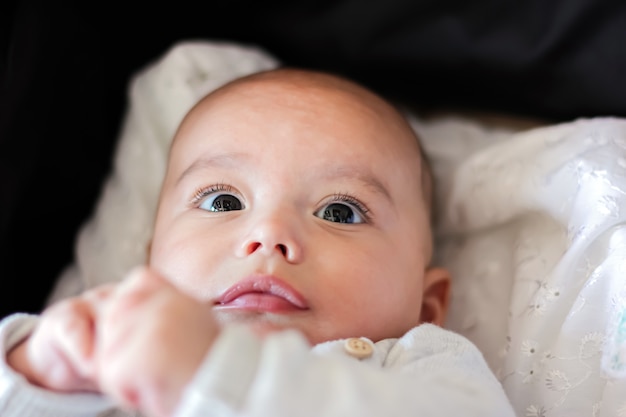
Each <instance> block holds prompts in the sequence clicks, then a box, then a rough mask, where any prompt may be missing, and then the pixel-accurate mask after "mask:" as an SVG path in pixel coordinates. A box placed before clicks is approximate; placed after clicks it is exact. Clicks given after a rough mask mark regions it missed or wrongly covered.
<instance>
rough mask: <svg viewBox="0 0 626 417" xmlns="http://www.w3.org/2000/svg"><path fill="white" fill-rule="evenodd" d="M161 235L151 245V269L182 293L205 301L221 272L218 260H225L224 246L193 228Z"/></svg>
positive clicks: (179, 228) (178, 229)
mask: <svg viewBox="0 0 626 417" xmlns="http://www.w3.org/2000/svg"><path fill="white" fill-rule="evenodd" d="M161 236H163V237H162V238H160V237H159V235H157V236H155V240H154V242H153V244H152V254H151V256H150V266H152V267H153V268H155V269H156V270H157V271H159V272H160V273H162V274H163V275H164V276H165V278H167V279H168V280H169V281H170V282H172V283H173V284H174V285H176V286H177V287H178V288H179V289H181V290H182V291H184V292H186V293H188V294H190V295H193V296H195V297H198V296H200V298H202V294H203V293H204V292H206V289H207V286H209V285H210V283H211V281H212V279H211V278H212V277H213V275H214V274H215V273H216V271H217V270H218V269H219V262H218V261H219V259H224V257H225V254H224V246H223V245H221V244H220V242H219V241H217V240H216V239H213V238H211V237H210V236H212V235H211V234H210V232H206V233H203V232H201V231H200V232H199V230H198V229H197V228H195V229H194V228H192V227H188V228H182V227H178V228H176V229H175V230H174V229H171V230H169V231H167V233H164V234H162V235H161Z"/></svg>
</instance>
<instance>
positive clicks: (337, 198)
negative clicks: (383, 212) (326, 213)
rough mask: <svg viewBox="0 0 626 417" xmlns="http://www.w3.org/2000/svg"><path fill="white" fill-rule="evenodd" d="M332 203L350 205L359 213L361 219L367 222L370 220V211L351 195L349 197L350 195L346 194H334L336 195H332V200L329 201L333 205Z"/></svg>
mask: <svg viewBox="0 0 626 417" xmlns="http://www.w3.org/2000/svg"><path fill="white" fill-rule="evenodd" d="M334 202H340V203H349V204H352V205H353V206H354V207H356V208H357V210H359V211H360V212H361V214H362V215H363V217H365V219H366V220H367V221H370V220H372V215H371V213H370V209H368V208H367V206H366V205H365V204H363V203H362V202H361V201H359V200H358V199H357V198H356V197H354V196H353V195H350V194H347V193H336V194H333V196H332V199H331V200H330V203H334Z"/></svg>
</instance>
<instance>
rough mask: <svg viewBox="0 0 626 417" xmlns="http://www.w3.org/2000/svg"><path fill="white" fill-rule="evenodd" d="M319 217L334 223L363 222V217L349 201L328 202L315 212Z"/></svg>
mask: <svg viewBox="0 0 626 417" xmlns="http://www.w3.org/2000/svg"><path fill="white" fill-rule="evenodd" d="M315 215H316V216H317V217H319V218H320V219H324V220H326V221H329V222H334V223H364V222H365V219H364V218H363V217H364V216H362V215H361V214H359V210H357V209H356V208H354V207H351V205H350V204H349V203H337V202H335V203H330V204H328V205H326V206H324V207H323V208H321V209H320V210H318V211H316V212H315Z"/></svg>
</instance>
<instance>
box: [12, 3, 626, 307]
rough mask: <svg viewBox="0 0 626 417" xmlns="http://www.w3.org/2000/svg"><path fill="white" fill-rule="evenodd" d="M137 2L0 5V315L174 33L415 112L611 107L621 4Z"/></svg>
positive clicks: (102, 161)
mask: <svg viewBox="0 0 626 417" xmlns="http://www.w3.org/2000/svg"><path fill="white" fill-rule="evenodd" d="M141 6H142V7H141V8H140V5H139V4H134V3H133V2H132V1H128V2H126V3H124V7H125V8H124V9H115V10H108V9H105V8H104V7H103V6H102V5H100V4H92V3H89V2H78V1H76V2H69V1H67V2H46V1H45V0H21V1H13V2H11V1H8V2H6V1H5V2H4V3H3V5H2V6H0V7H1V9H0V196H1V199H2V200H1V201H2V204H1V205H0V259H1V261H2V262H1V264H2V266H1V268H0V285H1V287H0V316H4V315H6V314H8V313H11V312H14V311H32V312H36V311H39V309H40V308H41V307H42V303H43V300H44V299H45V296H46V295H47V294H48V293H49V291H50V289H51V285H52V283H53V281H54V279H55V278H56V277H57V276H58V274H59V273H60V271H61V270H62V268H63V267H64V266H65V265H67V264H68V263H69V262H70V261H71V260H72V256H73V244H74V238H75V235H76V233H77V230H78V228H79V226H80V224H82V222H83V221H84V220H85V219H86V218H87V217H88V216H89V215H90V214H91V210H92V209H93V205H94V203H95V198H96V196H97V195H98V194H99V192H100V187H101V183H102V180H103V178H104V177H105V175H106V173H107V172H108V170H109V168H110V162H111V154H112V151H113V147H114V140H115V138H116V136H117V133H118V129H119V124H120V118H121V115H122V114H123V112H124V110H125V106H126V97H125V93H126V87H127V82H128V78H129V76H130V75H131V74H132V73H134V72H135V71H137V70H139V69H140V68H141V67H142V66H143V65H145V64H146V63H147V62H149V61H151V60H153V59H155V58H157V57H158V56H160V55H161V54H162V53H163V52H164V51H165V50H166V49H167V48H169V47H170V46H172V44H174V43H175V42H176V41H178V40H182V39H191V38H197V39H207V40H228V41H236V42H241V43H246V44H251V45H257V46H261V47H263V48H264V49H266V50H267V51H268V52H269V53H272V54H274V55H275V56H276V57H278V58H279V59H280V60H281V61H283V62H284V63H285V64H287V65H295V66H304V67H310V68H318V69H323V70H328V71H333V72H337V73H340V74H344V75H347V76H349V77H351V78H353V79H355V80H357V81H360V82H362V83H364V84H366V85H368V86H369V87H371V88H373V89H375V90H377V91H379V92H380V93H382V94H384V95H386V96H388V97H390V98H394V99H397V100H401V101H404V102H407V103H408V104H411V105H413V106H416V107H424V108H437V107H441V108H445V109H469V110H482V111H492V112H498V113H509V114H517V115H521V116H531V117H537V118H542V119H547V120H553V121H561V120H568V119H572V118H576V117H591V116H605V115H613V116H626V82H624V74H626V48H624V47H623V46H622V43H623V41H624V38H625V36H624V35H626V3H625V2H623V1H617V0H615V1H614V0H553V1H546V0H527V1H523V2H519V1H501V0H498V1H496V0H477V1H472V2H467V1H460V0H379V1H374V0H333V1H329V0H325V1H324V0H322V1H320V0H292V1H273V2H267V1H266V2H263V1H259V0H256V1H251V0H246V1H230V2H228V1H222V2H202V3H200V2H187V1H177V2H174V3H172V2H169V3H163V5H162V6H158V5H157V4H156V3H154V2H153V3H150V4H148V3H146V4H141ZM133 9H137V10H133Z"/></svg>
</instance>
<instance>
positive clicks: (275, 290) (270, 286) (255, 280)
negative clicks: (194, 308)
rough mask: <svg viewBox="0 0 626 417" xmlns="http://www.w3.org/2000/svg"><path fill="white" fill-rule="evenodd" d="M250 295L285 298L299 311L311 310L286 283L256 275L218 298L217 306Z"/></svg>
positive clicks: (232, 287) (237, 284)
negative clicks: (257, 294)
mask: <svg viewBox="0 0 626 417" xmlns="http://www.w3.org/2000/svg"><path fill="white" fill-rule="evenodd" d="M249 293H259V294H269V295H273V296H276V297H280V298H283V299H285V300H287V301H289V302H290V303H291V304H293V305H294V306H295V307H297V308H299V309H302V310H306V309H308V308H309V306H308V305H307V302H306V300H305V298H304V297H303V296H302V294H300V293H299V292H298V291H296V290H295V289H294V288H293V287H292V286H290V285H289V284H287V283H286V282H285V281H283V280H281V279H279V278H277V277H274V276H270V275H254V276H251V277H248V278H246V279H244V280H242V281H240V282H238V283H236V284H234V285H232V286H231V287H229V288H228V289H227V290H226V291H224V292H223V293H222V294H221V295H220V297H218V299H217V300H216V302H215V304H217V305H225V304H228V303H230V302H231V301H233V300H235V299H237V298H238V297H240V296H242V295H244V294H249Z"/></svg>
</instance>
